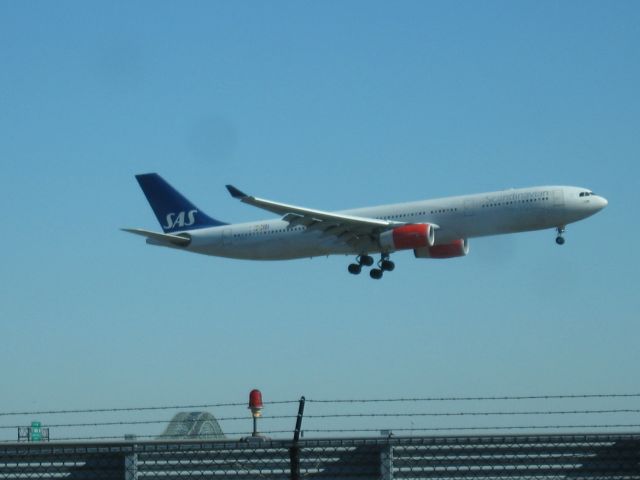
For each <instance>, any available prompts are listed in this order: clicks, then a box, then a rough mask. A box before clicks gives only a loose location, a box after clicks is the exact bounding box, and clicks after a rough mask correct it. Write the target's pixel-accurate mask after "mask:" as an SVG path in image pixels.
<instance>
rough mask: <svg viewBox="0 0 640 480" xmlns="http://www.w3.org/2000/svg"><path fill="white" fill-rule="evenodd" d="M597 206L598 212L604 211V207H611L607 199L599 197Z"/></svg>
mask: <svg viewBox="0 0 640 480" xmlns="http://www.w3.org/2000/svg"><path fill="white" fill-rule="evenodd" d="M596 205H597V208H598V210H602V209H603V208H604V207H606V206H607V205H609V202H608V201H607V199H606V198H604V197H600V196H599V197H598V201H597V203H596Z"/></svg>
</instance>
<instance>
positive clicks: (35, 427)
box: [29, 422, 42, 442]
mask: <svg viewBox="0 0 640 480" xmlns="http://www.w3.org/2000/svg"><path fill="white" fill-rule="evenodd" d="M29 437H30V438H29V440H31V441H32V442H41V441H42V424H41V423H40V422H31V434H30V435H29Z"/></svg>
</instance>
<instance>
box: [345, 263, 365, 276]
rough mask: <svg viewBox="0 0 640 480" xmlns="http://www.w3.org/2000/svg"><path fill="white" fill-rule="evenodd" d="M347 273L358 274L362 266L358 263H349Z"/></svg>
mask: <svg viewBox="0 0 640 480" xmlns="http://www.w3.org/2000/svg"><path fill="white" fill-rule="evenodd" d="M348 270H349V273H351V274H353V275H358V274H359V273H360V272H361V271H362V267H361V266H360V265H358V264H357V263H351V264H350V265H349V268H348Z"/></svg>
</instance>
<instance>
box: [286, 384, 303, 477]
mask: <svg viewBox="0 0 640 480" xmlns="http://www.w3.org/2000/svg"><path fill="white" fill-rule="evenodd" d="M304 401H305V399H304V397H300V405H299V406H298V417H297V418H296V429H295V431H294V432H293V446H292V447H291V448H290V449H289V460H290V461H291V480H300V447H299V446H298V441H299V440H300V429H301V428H302V415H303V414H304Z"/></svg>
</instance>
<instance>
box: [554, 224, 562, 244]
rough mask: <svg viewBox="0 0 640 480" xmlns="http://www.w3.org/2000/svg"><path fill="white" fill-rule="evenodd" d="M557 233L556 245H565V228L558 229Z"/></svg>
mask: <svg viewBox="0 0 640 480" xmlns="http://www.w3.org/2000/svg"><path fill="white" fill-rule="evenodd" d="M556 231H557V232H558V236H557V237H556V243H557V244H558V245H564V237H563V236H562V235H563V234H564V226H562V227H558V228H556Z"/></svg>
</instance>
